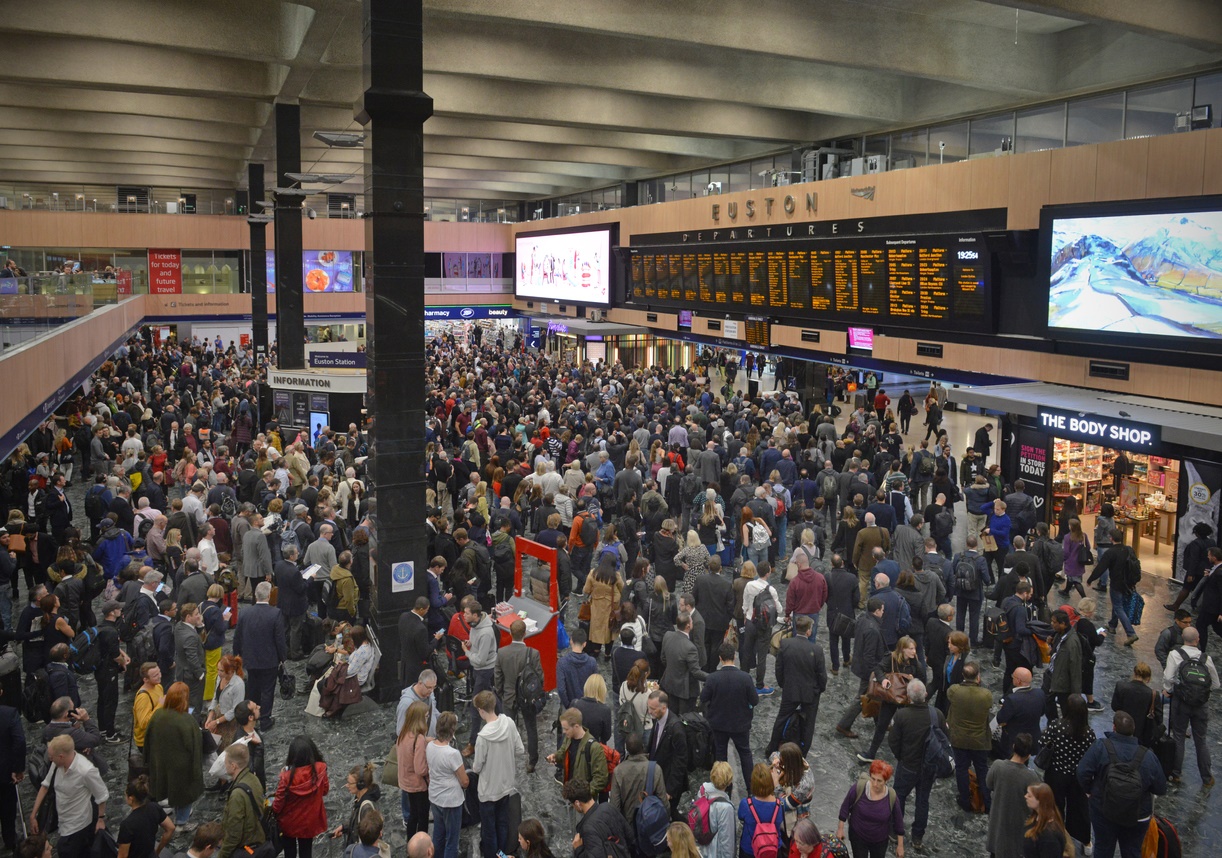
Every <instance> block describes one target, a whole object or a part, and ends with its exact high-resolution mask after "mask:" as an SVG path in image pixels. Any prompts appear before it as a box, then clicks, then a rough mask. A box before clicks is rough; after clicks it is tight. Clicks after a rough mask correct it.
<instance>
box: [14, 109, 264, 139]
mask: <svg viewBox="0 0 1222 858" xmlns="http://www.w3.org/2000/svg"><path fill="white" fill-rule="evenodd" d="M4 125H5V127H7V128H17V129H24V130H27V131H70V132H73V133H76V134H126V135H129V136H134V137H168V138H171V139H176V138H189V139H195V140H203V141H210V142H215V143H228V144H245V145H247V146H249V145H251V144H252V143H253V142H254V140H253V138H254V134H255V132H254V130H253V129H249V128H241V127H238V126H235V125H214V124H209V123H200V122H192V121H190V120H186V119H162V118H161V117H156V116H135V115H126V114H119V113H114V114H100V113H84V112H79V111H68V110H60V111H42V110H39V109H38V108H36V107H11V108H8V109H7V110H5V111H4Z"/></svg>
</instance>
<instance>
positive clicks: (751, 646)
mask: <svg viewBox="0 0 1222 858" xmlns="http://www.w3.org/2000/svg"><path fill="white" fill-rule="evenodd" d="M771 644H772V641H771V640H769V636H768V635H766V634H761V633H760V632H759V630H757V629H756V628H755V623H754V622H750V621H748V623H747V628H746V629H745V630H744V631H743V640H742V644H741V645H740V650H739V654H738V658H739V663H740V664H741V665H742V669H743V670H745V671H747V673H750V672H751V671H752V670H754V671H755V687H756V688H763V687H764V671H765V670H767V668H768V647H769V646H770V645H771Z"/></svg>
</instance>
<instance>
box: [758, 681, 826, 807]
mask: <svg viewBox="0 0 1222 858" xmlns="http://www.w3.org/2000/svg"><path fill="white" fill-rule="evenodd" d="M796 713H800V714H801V716H802V752H803V753H806V752H807V751H809V750H810V740H811V736H812V735H813V734H814V732H815V718H816V717H817V716H818V714H819V700H818V696H817V695H816V699H815V700H814V702H812V703H799V702H797V701H794V700H788V701H787V700H784V699H782V700H781V710H780V711H779V712H777V714H776V721H774V722H773V724H772V738H771V739H769V740H768V750H767V752H766V753H767V754H771V753H772V752H773V751H775V750H777V749H778V748H780V747H781V745H782V744H783V743H784V741H785V740H784V738H783V736H784V733H785V722H786V721H788V720H789V718H790V716H792V715H794V714H796ZM750 783H751V782H750V781H747V784H748V785H750Z"/></svg>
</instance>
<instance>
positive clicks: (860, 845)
mask: <svg viewBox="0 0 1222 858" xmlns="http://www.w3.org/2000/svg"><path fill="white" fill-rule="evenodd" d="M890 842H891V841H889V840H882V841H880V842H878V843H870V842H869V841H867V840H865V839H863V838H861V837H858V836H857V835H856V834H854V833H853V826H851V825H850V826H849V848H850V849H852V850H853V858H886V855H887V846H888V845H889V844H890Z"/></svg>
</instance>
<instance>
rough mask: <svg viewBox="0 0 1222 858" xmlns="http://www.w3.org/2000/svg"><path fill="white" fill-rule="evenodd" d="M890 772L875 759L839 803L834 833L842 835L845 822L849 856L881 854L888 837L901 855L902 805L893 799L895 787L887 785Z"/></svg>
mask: <svg viewBox="0 0 1222 858" xmlns="http://www.w3.org/2000/svg"><path fill="white" fill-rule="evenodd" d="M893 772H894V769H893V768H892V767H891V766H890V765H888V764H887V763H884V762H883V761H882V760H875V761H874V762H872V763H871V764H870V773H869V775H868V777H865V778H862V779H861V780H859V781H857V783H855V784H853V786H851V787H849V791H848V793H847V794H846V795H845V797H844V801H842V802H841V803H840V824H839V825H837V826H836V837H838V838H839V839H841V840H843V839H844V826H845V823H846V822H847V823H848V826H849V846H850V848H852V850H853V858H885V856H886V854H887V845H888V844H889V843H890V840H891V838H892V837H895V855H896V858H904V806H903V805H902V804H901V803H900V802H899V801H898V800H897V798H896V795H895V790H894V789H892V788H891V787H890V786H888V785H887V781H889V780H891V775H892V773H893Z"/></svg>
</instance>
